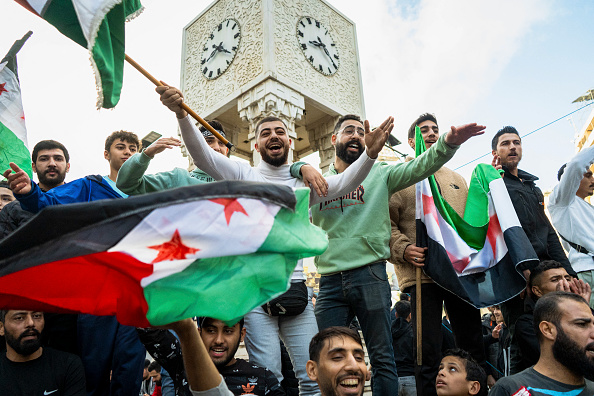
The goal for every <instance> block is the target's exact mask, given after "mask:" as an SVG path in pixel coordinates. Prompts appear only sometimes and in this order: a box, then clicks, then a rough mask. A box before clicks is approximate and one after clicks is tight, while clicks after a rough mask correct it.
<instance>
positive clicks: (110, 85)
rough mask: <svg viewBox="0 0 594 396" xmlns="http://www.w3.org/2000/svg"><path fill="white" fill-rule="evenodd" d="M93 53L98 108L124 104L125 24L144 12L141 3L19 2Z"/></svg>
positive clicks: (130, 0) (82, 0) (90, 0)
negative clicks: (120, 102)
mask: <svg viewBox="0 0 594 396" xmlns="http://www.w3.org/2000/svg"><path fill="white" fill-rule="evenodd" d="M15 1H16V2H17V3H19V4H20V5H22V6H23V7H25V8H26V9H28V10H29V11H31V12H32V13H34V14H35V15H38V16H40V17H41V18H43V19H45V20H46V21H47V22H49V23H50V24H52V25H54V27H55V28H56V29H58V30H59V31H60V32H61V33H62V34H64V35H65V36H67V37H69V38H70V39H72V40H73V41H74V42H76V43H78V44H80V45H81V46H83V47H84V48H86V49H87V50H88V51H89V54H90V57H91V63H92V64H93V69H94V71H95V81H96V85H97V92H98V98H97V108H101V107H104V108H106V109H110V108H112V107H115V105H116V104H117V103H118V101H119V100H120V93H121V91H122V81H123V78H124V57H125V29H124V22H126V21H128V20H131V19H133V18H134V17H136V16H137V15H138V14H140V13H141V12H142V10H143V8H142V4H141V3H140V0H15Z"/></svg>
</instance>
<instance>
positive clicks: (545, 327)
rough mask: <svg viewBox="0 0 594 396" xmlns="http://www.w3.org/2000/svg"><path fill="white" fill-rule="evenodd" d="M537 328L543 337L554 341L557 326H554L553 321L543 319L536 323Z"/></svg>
mask: <svg viewBox="0 0 594 396" xmlns="http://www.w3.org/2000/svg"><path fill="white" fill-rule="evenodd" d="M538 328H539V329H540V332H541V333H542V335H543V337H545V338H546V339H547V340H549V341H555V340H556V339H557V326H555V325H554V324H553V323H551V322H547V321H546V320H543V321H542V322H540V323H539V324H538Z"/></svg>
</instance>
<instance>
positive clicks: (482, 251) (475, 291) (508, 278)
mask: <svg viewBox="0 0 594 396" xmlns="http://www.w3.org/2000/svg"><path fill="white" fill-rule="evenodd" d="M415 148H416V151H417V155H419V154H420V153H421V152H423V151H425V143H424V141H423V139H422V137H421V133H420V130H419V129H418V127H417V136H416V141H415ZM416 225H417V245H418V246H421V247H428V250H427V255H426V258H425V267H424V270H425V272H426V273H427V275H428V276H430V277H431V279H433V280H434V281H435V283H437V284H438V285H440V286H441V287H443V288H445V289H447V290H449V291H451V292H452V293H454V294H456V295H457V296H459V297H460V298H462V299H463V300H465V301H467V302H468V303H470V304H472V305H473V306H475V307H477V308H484V307H488V306H492V305H496V304H499V303H502V302H504V301H506V300H508V299H510V298H512V297H514V296H516V295H518V294H519V293H520V292H521V291H522V290H523V289H524V288H525V287H526V280H525V279H524V277H523V276H522V275H521V274H520V271H519V270H518V269H517V267H518V265H519V264H520V263H524V262H526V263H528V262H536V263H537V262H538V257H537V256H536V253H535V252H534V249H533V248H532V245H531V244H530V241H529V239H528V237H527V236H526V234H525V233H524V230H523V229H522V227H521V225H520V221H519V220H518V217H517V215H516V211H515V209H514V207H513V204H512V202H511V199H510V197H509V194H508V193H507V188H506V187H505V183H504V182H503V178H502V177H501V175H500V173H499V172H498V171H497V170H496V169H495V168H493V166H491V165H487V164H479V165H478V166H477V167H476V168H475V169H474V171H473V173H472V177H471V180H470V184H469V188H468V198H467V201H466V206H465V211H464V218H461V217H460V216H459V215H458V214H457V213H456V211H455V210H454V209H453V208H452V207H451V206H450V205H449V204H448V203H447V202H446V201H445V200H444V199H443V197H442V196H441V194H440V191H439V187H438V185H437V182H436V181H435V177H434V176H430V177H429V178H428V179H425V180H423V181H421V182H419V183H417V185H416Z"/></svg>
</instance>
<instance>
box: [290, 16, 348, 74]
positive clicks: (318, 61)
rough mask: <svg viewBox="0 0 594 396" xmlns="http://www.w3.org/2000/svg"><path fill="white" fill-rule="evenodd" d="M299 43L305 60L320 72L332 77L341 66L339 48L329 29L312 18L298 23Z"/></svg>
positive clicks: (303, 19) (306, 18) (305, 18)
mask: <svg viewBox="0 0 594 396" xmlns="http://www.w3.org/2000/svg"><path fill="white" fill-rule="evenodd" d="M297 41H298V42H299V46H300V47H301V50H302V51H303V54H304V55H305V59H307V60H308V61H309V63H310V64H311V65H312V66H313V68H314V69H316V70H317V71H318V72H320V73H323V74H325V75H327V76H331V75H333V74H334V73H336V71H337V70H338V66H340V62H339V57H338V48H337V47H336V43H335V42H334V40H332V36H331V35H330V32H329V31H328V29H327V28H326V27H325V26H324V25H322V23H321V22H319V21H317V20H316V19H315V18H312V17H302V18H301V19H300V20H299V21H298V22H297Z"/></svg>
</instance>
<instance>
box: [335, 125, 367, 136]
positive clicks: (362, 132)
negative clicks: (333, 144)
mask: <svg viewBox="0 0 594 396" xmlns="http://www.w3.org/2000/svg"><path fill="white" fill-rule="evenodd" d="M341 132H342V133H344V134H345V135H346V136H353V135H354V134H355V132H357V135H358V136H359V137H361V138H362V137H365V129H363V128H361V127H355V126H353V125H349V126H346V127H344V128H342V129H341V130H340V131H338V133H341Z"/></svg>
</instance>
